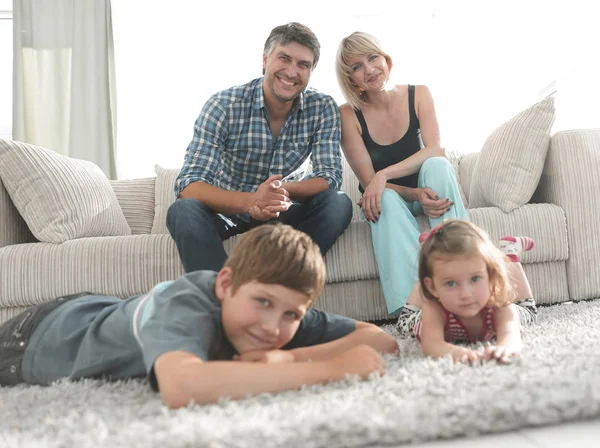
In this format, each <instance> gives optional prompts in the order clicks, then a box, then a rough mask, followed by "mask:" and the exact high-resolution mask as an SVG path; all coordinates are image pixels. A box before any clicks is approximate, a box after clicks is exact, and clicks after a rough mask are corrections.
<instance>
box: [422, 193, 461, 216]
mask: <svg viewBox="0 0 600 448" xmlns="http://www.w3.org/2000/svg"><path fill="white" fill-rule="evenodd" d="M417 199H418V201H419V203H420V204H421V207H423V212H425V214H426V215H427V216H429V217H430V218H439V217H440V216H442V215H443V214H444V213H446V212H447V211H448V210H449V209H450V207H451V206H452V205H453V204H454V202H450V199H448V198H443V199H440V198H439V196H438V194H437V193H436V192H435V191H433V190H432V189H431V188H428V187H425V188H419V190H418V193H417Z"/></svg>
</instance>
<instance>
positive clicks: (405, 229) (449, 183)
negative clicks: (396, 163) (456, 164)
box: [371, 157, 469, 314]
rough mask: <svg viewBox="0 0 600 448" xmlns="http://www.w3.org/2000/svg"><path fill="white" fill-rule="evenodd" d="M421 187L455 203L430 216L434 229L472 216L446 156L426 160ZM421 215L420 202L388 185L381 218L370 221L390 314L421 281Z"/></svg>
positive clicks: (395, 312) (422, 170)
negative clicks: (447, 208) (449, 220)
mask: <svg viewBox="0 0 600 448" xmlns="http://www.w3.org/2000/svg"><path fill="white" fill-rule="evenodd" d="M418 187H419V188H424V187H429V188H431V189H432V190H433V191H435V192H436V193H437V194H438V196H439V197H440V199H443V198H450V201H452V202H453V203H454V205H452V207H450V209H449V210H448V211H447V212H446V213H444V214H443V215H442V216H441V217H439V218H435V219H434V218H429V224H430V225H431V227H432V228H433V227H434V226H436V225H438V224H440V223H441V222H443V221H444V220H445V219H449V218H457V219H464V220H468V219H469V215H468V214H467V210H466V209H465V205H464V204H463V201H462V199H461V197H460V191H459V189H458V188H459V187H458V182H457V180H456V176H455V174H454V169H453V168H452V165H451V164H450V162H448V160H447V159H446V158H445V157H432V158H430V159H427V160H426V161H425V163H423V165H422V166H421V169H420V171H419V180H418ZM422 214H423V208H422V207H421V204H420V203H419V202H407V201H405V200H404V199H403V198H401V197H400V195H399V194H397V193H396V192H395V191H394V190H391V189H388V188H386V189H385V190H384V192H383V196H382V197H381V215H380V216H379V220H378V221H377V222H376V223H371V236H372V240H373V250H374V252H375V258H376V259H377V267H378V269H379V278H380V280H381V287H382V289H383V296H384V297H385V302H386V304H387V310H388V313H389V314H397V313H398V312H400V309H401V308H402V307H403V306H404V304H405V303H406V300H407V299H408V296H409V295H410V292H411V291H412V289H413V288H414V286H415V284H416V283H417V280H418V278H417V263H418V257H419V249H420V245H419V234H420V232H419V225H418V224H417V220H416V219H415V216H416V215H422Z"/></svg>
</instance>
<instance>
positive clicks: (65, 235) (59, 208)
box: [0, 140, 131, 243]
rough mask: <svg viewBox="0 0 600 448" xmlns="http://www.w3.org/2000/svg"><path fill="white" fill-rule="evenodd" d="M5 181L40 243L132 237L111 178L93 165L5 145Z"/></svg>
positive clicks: (1, 164)
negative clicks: (121, 236) (90, 238)
mask: <svg viewBox="0 0 600 448" xmlns="http://www.w3.org/2000/svg"><path fill="white" fill-rule="evenodd" d="M0 178H2V182H3V183H4V186H5V187H6V190H7V191H8V194H9V195H10V197H11V199H12V201H13V203H14V205H15V207H16V208H17V210H19V213H20V214H21V216H22V217H23V219H24V220H25V222H26V223H27V225H28V226H29V229H30V230H31V233H33V235H34V236H35V237H36V238H37V239H38V240H40V241H45V242H49V243H62V242H64V241H67V240H72V239H76V238H86V237H95V236H118V235H130V234H131V229H130V228H129V226H128V225H127V221H126V220H125V216H123V212H122V211H121V208H120V207H119V203H118V201H117V198H116V196H115V193H114V191H113V189H112V188H111V186H110V183H109V181H108V179H107V178H106V176H105V175H104V173H103V172H102V170H101V169H100V168H99V167H98V166H96V165H95V164H94V163H92V162H88V161H84V160H77V159H72V158H70V157H66V156H63V155H60V154H58V153H56V152H54V151H51V150H49V149H46V148H42V147H40V146H35V145H30V144H27V143H22V142H17V141H9V140H0Z"/></svg>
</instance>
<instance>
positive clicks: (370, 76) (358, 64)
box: [349, 53, 391, 91]
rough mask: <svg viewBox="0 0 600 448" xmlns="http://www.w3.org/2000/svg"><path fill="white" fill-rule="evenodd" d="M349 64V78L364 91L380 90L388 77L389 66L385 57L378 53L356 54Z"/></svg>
mask: <svg viewBox="0 0 600 448" xmlns="http://www.w3.org/2000/svg"><path fill="white" fill-rule="evenodd" d="M349 65H350V67H351V68H352V74H351V75H350V79H351V80H352V82H353V83H354V84H356V85H357V86H358V87H359V88H361V89H363V90H365V91H369V90H376V91H379V90H382V89H383V88H384V87H385V85H386V83H387V81H388V79H389V77H390V68H391V67H390V66H389V64H388V61H387V59H386V58H385V57H384V56H382V55H380V54H378V53H372V54H365V55H362V56H357V57H356V58H354V59H352V60H351V61H350V64H349Z"/></svg>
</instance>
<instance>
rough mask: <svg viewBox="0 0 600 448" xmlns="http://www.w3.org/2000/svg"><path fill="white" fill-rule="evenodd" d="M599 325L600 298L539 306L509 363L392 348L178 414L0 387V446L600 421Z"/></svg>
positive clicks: (294, 442) (464, 431)
mask: <svg viewBox="0 0 600 448" xmlns="http://www.w3.org/2000/svg"><path fill="white" fill-rule="evenodd" d="M599 322H600V300H597V301H594V302H584V303H580V304H567V305H560V306H553V307H546V308H541V309H540V314H539V322H538V324H537V325H536V326H535V327H533V328H531V329H529V330H528V331H527V332H526V333H525V335H524V340H525V343H526V349H525V351H524V353H523V357H522V359H521V360H519V361H517V362H515V363H513V364H511V365H498V364H495V363H486V364H484V365H481V366H476V367H468V366H464V365H458V364H453V363H452V362H450V361H449V360H448V359H443V360H437V361H434V360H431V359H425V358H423V356H422V355H421V352H420V348H419V346H418V345H417V344H416V343H415V342H414V341H412V340H411V341H400V344H401V350H402V355H401V356H400V357H390V358H389V359H388V368H387V373H386V375H385V376H383V377H381V378H376V379H373V380H370V381H365V382H358V381H355V380H353V379H348V380H347V381H344V382H339V383H335V384H329V385H326V386H318V387H306V388H304V389H302V390H300V391H290V392H286V393H282V394H279V395H267V394H263V395H261V396H257V397H253V398H249V399H246V400H242V401H237V402H232V401H223V402H221V403H219V404H217V405H211V406H190V407H189V408H186V409H181V410H176V411H172V410H168V409H167V408H166V407H164V406H162V405H161V402H160V400H159V398H158V396H157V395H156V394H154V393H152V392H151V391H150V389H149V387H148V386H147V384H146V383H145V382H144V381H128V382H119V383H104V382H102V381H82V382H79V383H70V382H61V383H59V384H57V385H54V386H52V387H45V388H44V387H28V386H19V387H16V388H0V446H1V447H29V446H31V447H33V446H35V447H37V446H44V447H69V448H70V447H79V448H83V447H100V446H103V447H140V448H149V447H165V448H167V447H199V446H210V447H260V448H266V447H274V446H286V447H287V448H289V447H296V446H298V447H364V446H385V445H398V444H402V443H411V442H413V443H414V442H418V441H426V440H432V439H437V438H451V437H460V436H465V435H476V434H483V433H491V432H501V431H507V430H512V429H516V428H521V427H526V426H538V425H547V424H556V423H559V422H566V421H572V420H579V419H583V418H591V417H598V416H600V348H599V343H600V324H599ZM385 328H386V330H388V331H390V332H392V333H393V332H394V331H395V330H394V329H393V328H392V327H391V326H386V327H385Z"/></svg>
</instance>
